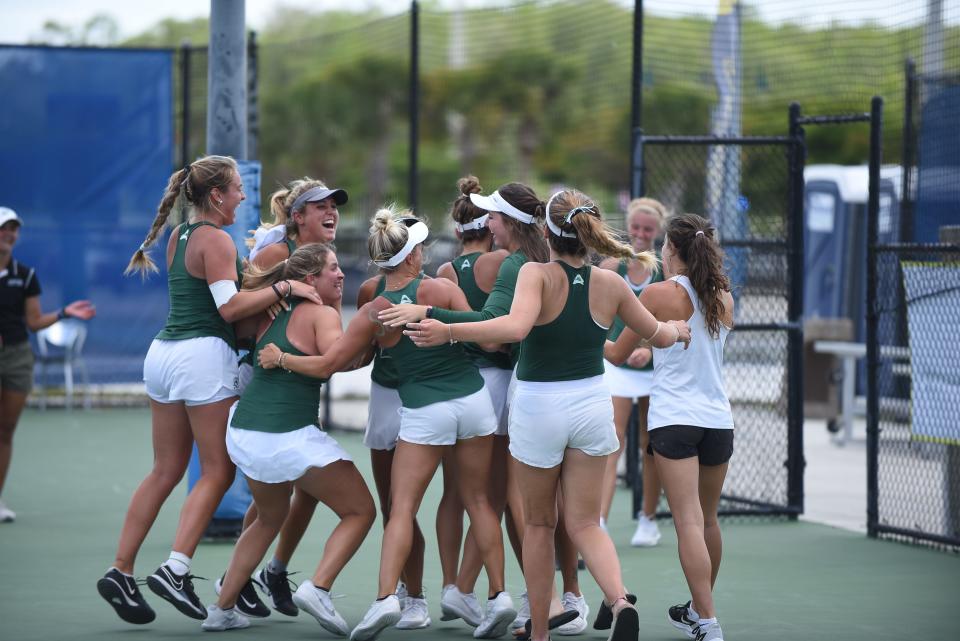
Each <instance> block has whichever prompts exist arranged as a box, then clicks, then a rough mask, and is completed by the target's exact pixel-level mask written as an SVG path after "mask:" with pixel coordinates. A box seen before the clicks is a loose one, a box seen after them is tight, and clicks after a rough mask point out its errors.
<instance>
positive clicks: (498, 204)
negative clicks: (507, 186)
mask: <svg viewBox="0 0 960 641" xmlns="http://www.w3.org/2000/svg"><path fill="white" fill-rule="evenodd" d="M470 202H472V203H473V204H474V205H476V206H477V207H479V208H480V209H483V210H485V211H498V212H500V213H501V214H506V215H507V216H510V217H511V218H515V219H517V220H519V221H520V222H521V223H526V224H527V225H529V224H531V223H533V220H534V219H533V216H531V215H530V214H528V213H526V212H522V211H520V210H519V209H517V208H516V207H514V206H513V205H511V204H510V203H508V202H507V201H506V199H504V197H503V196H501V195H500V192H499V191H495V192H493V193H492V194H490V195H489V196H481V195H480V194H470Z"/></svg>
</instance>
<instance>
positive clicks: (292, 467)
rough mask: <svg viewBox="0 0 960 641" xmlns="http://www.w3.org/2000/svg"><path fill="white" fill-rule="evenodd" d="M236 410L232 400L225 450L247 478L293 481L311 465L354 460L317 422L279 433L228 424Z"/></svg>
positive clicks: (322, 465) (277, 481)
mask: <svg viewBox="0 0 960 641" xmlns="http://www.w3.org/2000/svg"><path fill="white" fill-rule="evenodd" d="M238 402H239V401H238ZM236 409H237V403H234V404H233V406H232V407H231V408H230V418H229V419H228V421H227V425H228V427H227V453H228V454H229V455H230V460H231V461H233V462H234V464H235V465H236V466H237V468H238V469H239V470H240V471H241V472H243V474H244V476H246V477H247V478H250V479H253V480H254V481H260V482H261V483H284V482H286V481H296V480H297V479H298V478H300V477H301V476H303V475H304V473H306V471H307V470H308V469H310V468H311V467H326V466H327V465H330V464H331V463H333V462H334V461H352V460H353V459H351V458H350V455H349V454H347V452H346V450H344V449H343V448H342V447H340V444H339V443H337V441H336V440H334V438H333V437H332V436H330V435H329V434H327V433H326V432H324V431H323V430H321V429H320V428H319V427H317V426H316V425H307V426H305V427H301V428H300V429H298V430H294V431H293V432H282V433H275V432H258V431H257V430H244V429H240V428H237V427H229V425H230V422H232V421H233V412H234V411H235V410H236Z"/></svg>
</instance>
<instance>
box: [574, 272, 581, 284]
mask: <svg viewBox="0 0 960 641" xmlns="http://www.w3.org/2000/svg"><path fill="white" fill-rule="evenodd" d="M573 284H574V285H583V276H581V275H580V274H577V276H576V278H574V279H573Z"/></svg>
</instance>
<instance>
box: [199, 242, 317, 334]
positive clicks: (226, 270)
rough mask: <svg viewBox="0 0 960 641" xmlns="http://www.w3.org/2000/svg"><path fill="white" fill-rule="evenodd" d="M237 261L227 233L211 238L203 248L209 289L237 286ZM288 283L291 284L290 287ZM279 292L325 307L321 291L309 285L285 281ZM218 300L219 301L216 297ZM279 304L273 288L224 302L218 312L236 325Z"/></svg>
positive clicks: (239, 294) (235, 252) (258, 290)
mask: <svg viewBox="0 0 960 641" xmlns="http://www.w3.org/2000/svg"><path fill="white" fill-rule="evenodd" d="M236 259H237V250H236V248H235V247H234V246H233V240H231V238H230V236H229V235H227V233H226V232H223V233H213V234H208V235H207V238H206V239H205V244H204V247H203V272H204V276H205V278H206V280H207V285H214V284H215V283H222V282H223V281H226V282H228V283H236V281H237V280H238V275H237V261H236ZM284 283H289V285H286V284H284ZM235 287H236V286H234V288H235ZM277 288H278V289H279V290H280V293H281V294H283V295H284V296H286V295H291V296H298V297H300V298H303V299H306V300H309V301H313V302H314V303H317V304H318V305H319V304H321V303H322V301H321V300H320V296H318V295H317V291H316V290H315V289H314V288H313V287H311V286H310V285H307V284H306V283H301V282H300V281H296V280H288V281H282V282H281V283H278V284H277ZM288 289H289V291H288ZM214 299H215V300H216V296H215V297H214ZM277 300H278V296H277V293H276V292H275V291H274V289H273V288H272V287H265V288H263V289H257V290H244V291H241V292H237V293H235V294H232V295H230V296H229V298H228V299H227V300H226V301H224V302H220V301H217V302H218V305H217V311H218V312H220V316H221V317H223V320H225V321H227V322H228V323H233V322H235V321H237V320H240V319H241V318H246V317H247V316H251V315H253V314H256V313H257V312H262V311H263V310H265V309H267V308H268V307H270V306H271V305H272V304H274V303H276V302H277Z"/></svg>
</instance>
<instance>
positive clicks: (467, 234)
mask: <svg viewBox="0 0 960 641" xmlns="http://www.w3.org/2000/svg"><path fill="white" fill-rule="evenodd" d="M457 191H459V192H460V196H459V197H457V199H456V200H455V201H453V205H452V206H451V207H450V217H451V218H453V220H454V222H456V223H458V224H460V225H465V224H467V223H469V222H472V221H474V220H476V219H477V218H480V217H481V216H484V215H486V213H487V212H486V211H484V210H482V209H480V208H479V207H477V206H476V205H474V204H473V201H472V200H470V194H479V193H480V192H481V191H482V189H481V188H480V181H479V180H478V179H477V177H476V176H464V177H463V178H461V179H460V180H458V181H457ZM459 235H460V240H461V241H463V242H465V243H468V242H471V241H474V240H483V239H484V238H490V230H489V229H488V228H486V227H481V228H480V229H468V230H466V231H461V232H459Z"/></svg>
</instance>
